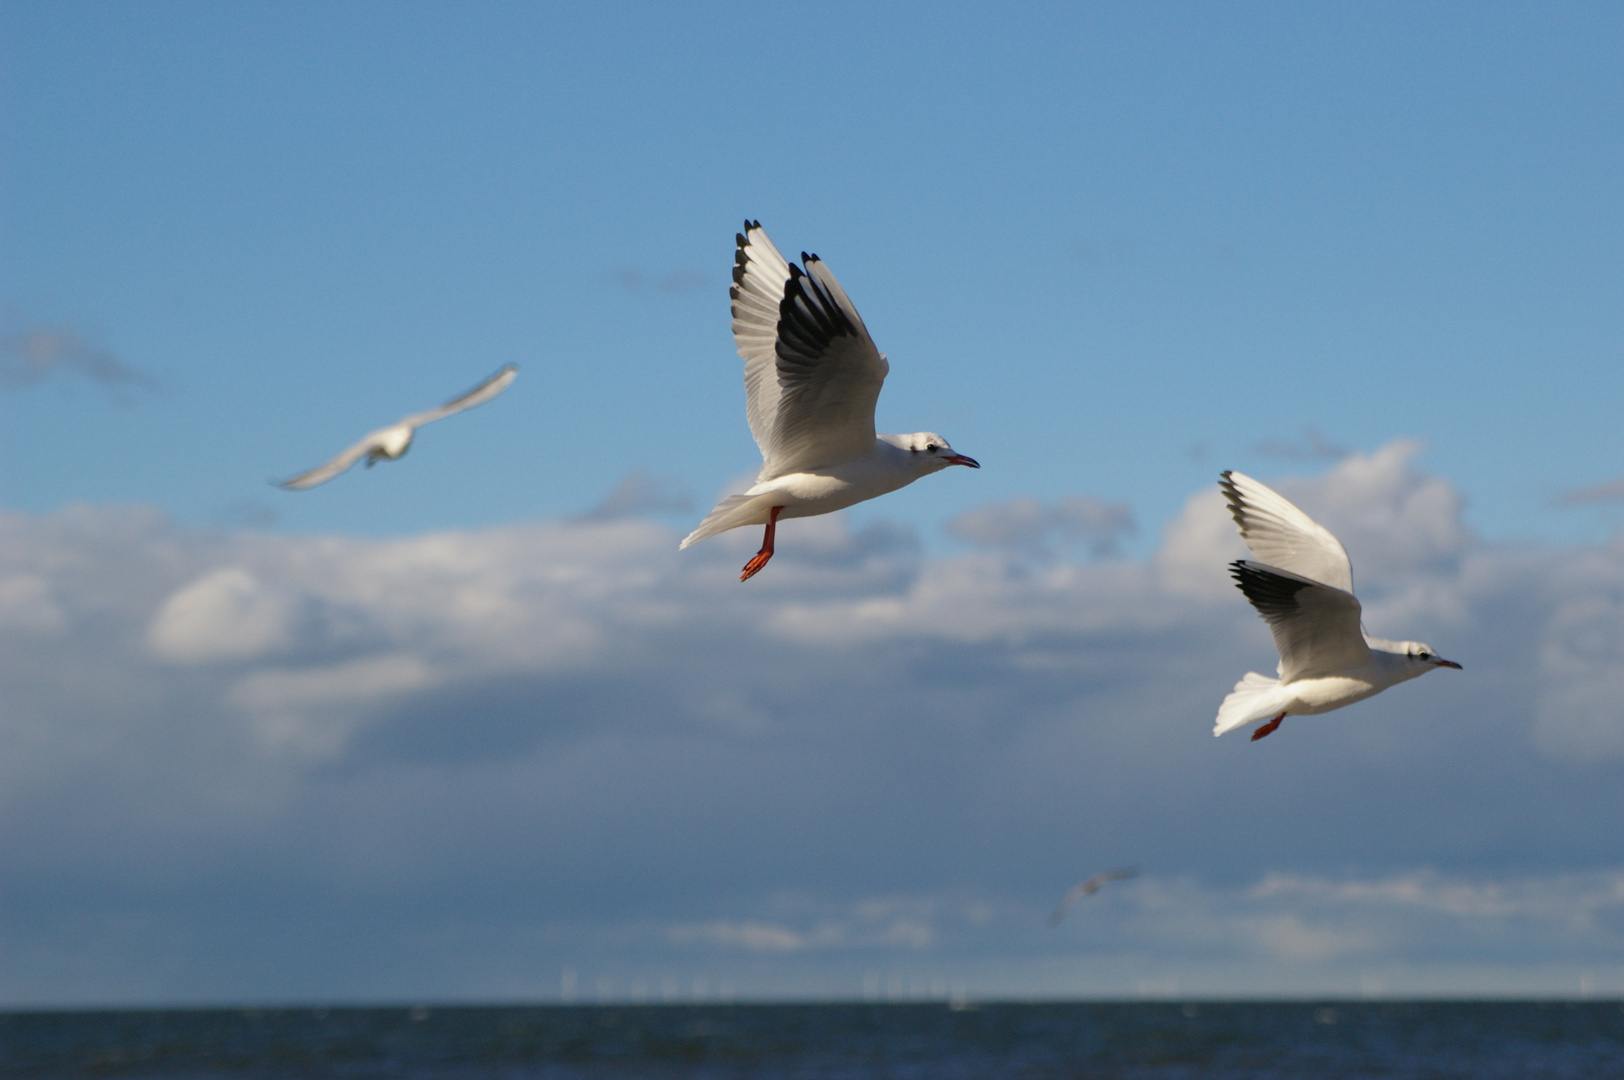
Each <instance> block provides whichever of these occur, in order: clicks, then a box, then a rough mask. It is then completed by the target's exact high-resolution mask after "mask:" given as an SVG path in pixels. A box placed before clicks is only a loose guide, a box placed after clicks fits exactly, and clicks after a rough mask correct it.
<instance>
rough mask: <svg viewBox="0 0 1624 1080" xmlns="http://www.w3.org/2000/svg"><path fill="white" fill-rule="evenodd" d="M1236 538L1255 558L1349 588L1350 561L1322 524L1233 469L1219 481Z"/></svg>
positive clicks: (1339, 543)
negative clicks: (1227, 503)
mask: <svg viewBox="0 0 1624 1080" xmlns="http://www.w3.org/2000/svg"><path fill="white" fill-rule="evenodd" d="M1218 486H1219V487H1220V488H1222V489H1223V492H1224V496H1225V498H1226V499H1227V500H1228V501H1229V512H1230V515H1231V516H1233V517H1234V519H1235V524H1236V525H1237V526H1239V527H1240V530H1241V538H1242V539H1243V540H1245V541H1246V546H1247V547H1248V548H1250V549H1251V552H1252V554H1253V555H1254V556H1256V558H1257V559H1258V561H1259V562H1264V563H1268V564H1269V565H1270V566H1277V567H1279V568H1280V569H1282V570H1286V571H1289V572H1290V573H1293V574H1297V575H1300V576H1302V577H1305V578H1308V579H1310V580H1312V581H1316V582H1319V583H1321V584H1324V585H1329V586H1331V587H1332V588H1334V589H1341V590H1342V591H1343V592H1346V593H1352V592H1353V564H1352V563H1350V562H1349V561H1348V553H1347V552H1346V551H1345V550H1343V547H1342V544H1341V542H1340V541H1338V540H1337V538H1336V537H1334V536H1332V535H1331V533H1330V530H1328V529H1326V528H1325V526H1323V525H1321V524H1320V523H1319V522H1317V521H1315V520H1314V519H1313V518H1311V517H1309V516H1308V515H1307V514H1305V513H1303V512H1302V511H1301V510H1299V509H1297V508H1296V507H1295V506H1293V505H1292V504H1291V503H1290V502H1289V501H1288V500H1287V499H1286V498H1285V496H1283V495H1281V494H1280V493H1279V492H1277V491H1275V490H1274V489H1273V488H1271V487H1269V486H1268V485H1266V484H1261V483H1259V482H1258V481H1256V480H1253V479H1252V478H1251V477H1250V476H1247V475H1245V474H1244V473H1238V472H1226V473H1224V474H1223V475H1222V477H1221V478H1220V479H1219V481H1218Z"/></svg>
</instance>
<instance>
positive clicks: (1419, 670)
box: [1394, 641, 1461, 679]
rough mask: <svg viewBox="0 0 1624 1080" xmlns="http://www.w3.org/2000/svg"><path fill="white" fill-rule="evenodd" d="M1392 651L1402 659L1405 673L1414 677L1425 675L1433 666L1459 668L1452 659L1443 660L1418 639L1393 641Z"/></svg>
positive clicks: (1457, 669)
mask: <svg viewBox="0 0 1624 1080" xmlns="http://www.w3.org/2000/svg"><path fill="white" fill-rule="evenodd" d="M1394 645H1395V648H1394V651H1395V652H1397V653H1399V655H1400V656H1401V657H1403V660H1404V668H1405V675H1406V676H1407V677H1408V678H1412V679H1413V678H1415V677H1416V676H1417V675H1425V674H1426V673H1427V672H1429V671H1431V670H1432V669H1433V668H1441V667H1446V668H1454V669H1455V670H1456V671H1459V670H1461V666H1460V665H1459V664H1457V663H1455V661H1453V660H1445V659H1444V658H1443V657H1441V656H1439V655H1438V654H1437V653H1436V652H1434V651H1433V649H1432V646H1431V645H1424V644H1422V643H1421V642H1419V641H1399V642H1395V643H1394Z"/></svg>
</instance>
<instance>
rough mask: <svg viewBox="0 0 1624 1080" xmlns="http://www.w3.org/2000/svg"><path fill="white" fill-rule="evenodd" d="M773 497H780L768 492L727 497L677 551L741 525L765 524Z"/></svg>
mask: <svg viewBox="0 0 1624 1080" xmlns="http://www.w3.org/2000/svg"><path fill="white" fill-rule="evenodd" d="M775 497H779V498H781V497H782V496H779V495H778V493H777V492H768V493H767V494H765V495H729V496H728V497H727V498H725V499H723V500H722V501H721V502H719V503H717V504H716V509H714V510H712V511H711V512H710V513H709V514H707V515H705V520H704V521H701V522H700V523H699V528H697V529H695V530H694V531H693V532H691V533H689V534H688V536H687V538H686V539H684V540H683V542H682V543H681V544H680V545H678V547H677V550H678V551H681V550H682V549H683V548H685V547H687V546H688V545H689V544H697V543H699V541H701V540H703V539H705V538H706V537H707V536H715V535H716V534H717V533H720V532H727V531H728V530H729V529H737V528H739V527H740V526H743V525H765V524H767V518H768V517H769V516H770V515H771V513H772V508H773V499H774V498H775Z"/></svg>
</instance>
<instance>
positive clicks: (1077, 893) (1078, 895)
mask: <svg viewBox="0 0 1624 1080" xmlns="http://www.w3.org/2000/svg"><path fill="white" fill-rule="evenodd" d="M1138 876H1139V868H1138V867H1136V866H1121V867H1118V868H1117V869H1115V870H1107V871H1105V872H1104V873H1103V874H1095V875H1094V876H1093V877H1091V878H1089V879H1088V880H1087V881H1079V882H1078V883H1077V884H1075V885H1073V886H1072V887H1071V888H1070V889H1069V890H1068V891H1067V892H1066V898H1065V899H1064V900H1062V901H1060V906H1059V907H1057V908H1055V909H1054V914H1053V915H1050V916H1049V925H1050V926H1059V925H1060V920H1061V919H1064V918H1065V917H1066V909H1067V908H1069V907H1071V905H1073V904H1075V903H1076V902H1077V901H1079V900H1081V899H1082V898H1083V897H1085V896H1093V895H1094V894H1095V893H1097V892H1099V891H1100V888H1101V886H1104V885H1109V884H1110V883H1111V882H1113V881H1126V880H1128V879H1129V878H1131V877H1138Z"/></svg>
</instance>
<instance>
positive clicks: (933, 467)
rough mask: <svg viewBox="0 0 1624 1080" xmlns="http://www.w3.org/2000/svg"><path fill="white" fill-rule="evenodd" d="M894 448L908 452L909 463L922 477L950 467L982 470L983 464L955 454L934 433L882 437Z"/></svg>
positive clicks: (917, 432) (925, 432)
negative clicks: (967, 467)
mask: <svg viewBox="0 0 1624 1080" xmlns="http://www.w3.org/2000/svg"><path fill="white" fill-rule="evenodd" d="M880 437H881V438H882V439H884V440H885V441H886V442H888V443H890V444H891V445H892V446H895V447H897V448H898V449H900V450H906V451H908V459H909V462H910V463H911V464H912V465H913V467H914V471H915V472H916V473H917V474H918V475H920V476H926V475H928V474H930V473H933V472H940V471H942V470H943V469H945V468H947V467H948V466H949V465H968V466H969V467H970V468H972V469H979V468H981V463H980V462H978V461H977V460H976V459H975V458H973V457H966V456H965V455H963V454H960V453H955V452H954V450H953V448H952V447H951V446H949V445H948V444H947V440H946V439H944V438H942V437H941V436H940V435H938V434H936V433H935V432H934V431H916V432H914V433H913V434H912V435H882V436H880Z"/></svg>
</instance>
